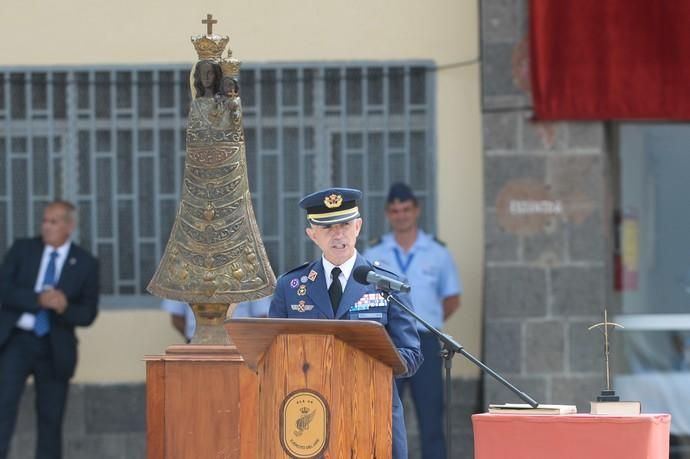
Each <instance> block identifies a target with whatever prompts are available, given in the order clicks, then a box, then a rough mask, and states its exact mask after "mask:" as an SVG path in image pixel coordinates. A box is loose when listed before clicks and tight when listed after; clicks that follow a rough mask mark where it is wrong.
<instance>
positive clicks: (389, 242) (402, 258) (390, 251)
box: [364, 229, 462, 331]
mask: <svg viewBox="0 0 690 459" xmlns="http://www.w3.org/2000/svg"><path fill="white" fill-rule="evenodd" d="M364 257H365V258H366V259H367V260H369V261H370V262H374V261H380V262H382V263H383V264H384V265H387V266H391V267H393V268H394V269H397V270H399V272H400V273H401V274H402V275H403V276H405V277H406V278H407V279H408V281H409V283H410V286H411V287H412V290H411V291H410V297H411V299H412V304H413V305H414V307H415V312H416V313H417V314H419V315H420V316H421V317H422V319H424V320H426V321H427V322H429V323H430V324H431V325H433V326H434V327H435V328H438V329H441V327H443V299H444V298H447V297H449V296H454V295H460V294H462V281H461V280H460V275H459V273H458V270H457V268H456V267H455V262H454V261H453V258H452V257H451V255H450V253H449V252H448V249H446V248H445V247H444V246H443V245H442V244H441V243H439V242H438V241H437V240H436V239H434V238H433V237H431V236H430V235H429V234H427V233H425V232H424V231H422V230H421V229H418V230H417V239H416V240H415V242H414V244H412V247H411V248H410V251H409V252H408V253H405V252H404V251H403V249H402V247H400V245H398V243H397V242H396V241H395V237H394V236H393V234H390V233H388V234H385V235H384V236H383V237H382V238H381V239H380V241H379V242H378V243H377V244H375V245H373V246H371V247H370V248H369V249H368V250H366V251H365V252H364ZM417 328H418V329H419V331H426V328H424V326H422V325H418V327H417Z"/></svg>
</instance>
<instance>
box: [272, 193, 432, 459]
mask: <svg viewBox="0 0 690 459" xmlns="http://www.w3.org/2000/svg"><path fill="white" fill-rule="evenodd" d="M361 196H362V193H361V192H360V191H359V190H353V189H349V188H331V189H327V190H323V191H318V192H316V193H312V194H310V195H308V196H306V197H305V198H303V199H302V200H301V201H300V206H301V207H302V208H303V209H305V210H306V211H307V220H308V222H309V225H310V226H309V227H307V229H306V232H307V236H309V238H310V239H311V240H312V241H313V242H314V243H315V244H316V245H317V246H318V247H319V248H320V249H321V251H322V252H323V256H322V257H321V258H319V259H318V260H315V261H313V262H311V263H307V264H304V265H302V266H299V267H297V268H295V269H293V270H291V271H288V272H287V273H285V274H284V275H283V276H281V277H280V279H278V284H277V285H276V289H275V292H274V294H273V300H272V301H271V306H270V310H269V316H270V317H289V318H298V319H341V320H342V319H346V320H374V321H377V322H380V323H381V324H383V325H384V326H385V327H386V330H387V331H388V334H389V335H390V337H391V339H392V341H393V343H394V344H395V346H396V347H397V349H398V352H399V353H400V356H401V357H402V359H403V361H404V362H405V365H406V367H407V371H406V372H405V374H403V375H400V376H401V377H407V376H412V375H413V374H414V373H415V372H416V371H417V368H419V366H420V365H421V363H422V360H423V357H422V353H421V350H420V345H419V335H418V334H417V327H416V326H415V324H414V319H412V318H411V317H409V315H408V314H407V313H405V312H404V311H403V310H402V309H400V308H398V307H397V306H395V305H388V303H387V302H386V300H385V299H384V297H383V296H382V295H381V294H380V292H378V291H377V290H376V287H375V286H373V285H363V284H360V283H358V282H356V281H355V280H354V279H352V278H351V277H352V276H351V275H352V272H353V271H354V269H355V268H356V267H358V266H362V265H365V266H368V267H371V268H372V269H381V267H380V266H373V265H370V264H369V262H368V261H366V259H364V257H362V256H361V255H360V254H359V253H358V252H357V249H356V248H355V244H356V242H357V236H358V235H359V232H360V230H361V228H362V219H361V218H360V214H359V209H358V206H357V201H359V199H360V198H361ZM385 274H386V275H387V276H395V274H393V273H390V272H386V273H385ZM396 296H397V297H398V298H399V299H400V300H401V301H403V302H405V303H406V304H407V306H408V307H411V306H410V304H409V300H408V298H407V295H396ZM392 389H393V407H392V410H393V418H392V421H393V426H392V427H393V459H407V436H406V432H405V420H404V416H403V407H402V403H401V402H400V397H399V396H398V391H397V387H396V385H395V384H392ZM353 390H357V388H353ZM364 390H369V388H364Z"/></svg>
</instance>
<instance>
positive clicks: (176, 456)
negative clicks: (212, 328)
mask: <svg viewBox="0 0 690 459" xmlns="http://www.w3.org/2000/svg"><path fill="white" fill-rule="evenodd" d="M145 360H146V457H147V458H148V459H196V458H223V459H235V458H240V459H256V458H257V457H259V456H257V455H256V449H257V445H256V438H257V435H256V432H257V408H258V398H257V397H258V386H257V384H258V379H257V376H256V373H255V372H253V371H251V370H249V368H248V367H247V366H246V365H245V363H244V360H243V359H242V356H240V355H239V353H238V352H237V349H236V348H235V347H234V346H202V345H193V344H189V345H176V346H170V347H168V349H167V350H166V353H165V355H156V356H147V357H146V358H145Z"/></svg>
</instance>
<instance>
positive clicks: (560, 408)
mask: <svg viewBox="0 0 690 459" xmlns="http://www.w3.org/2000/svg"><path fill="white" fill-rule="evenodd" d="M489 413H499V414H552V415H553V414H574V413H577V407H576V406H575V405H547V404H541V403H540V404H539V405H537V407H536V408H532V407H531V406H529V405H528V404H526V403H504V404H502V405H497V404H490V405H489Z"/></svg>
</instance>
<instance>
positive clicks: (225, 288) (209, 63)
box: [148, 15, 275, 344]
mask: <svg viewBox="0 0 690 459" xmlns="http://www.w3.org/2000/svg"><path fill="white" fill-rule="evenodd" d="M215 22H217V21H213V19H212V16H211V15H208V17H207V20H204V21H202V23H204V24H208V31H207V34H206V35H200V36H195V37H192V43H193V44H194V47H195V48H196V50H197V53H198V56H199V59H200V60H199V61H198V62H197V63H196V65H195V66H194V68H193V70H192V81H191V84H192V88H191V89H192V96H193V100H192V104H191V107H190V111H189V123H188V127H187V156H186V160H185V170H184V178H183V186H182V194H181V198H180V206H179V208H178V212H177V216H176V218H175V222H174V224H173V228H172V231H171V234H170V238H169V240H168V244H167V246H166V248H165V253H164V254H163V258H162V259H161V262H160V265H159V266H158V270H157V271H156V273H155V274H154V276H153V279H151V282H150V283H149V285H148V290H149V292H151V293H153V294H154V295H157V296H160V297H164V298H169V299H173V300H178V301H184V302H187V303H189V304H191V306H192V309H193V310H194V315H195V318H196V320H197V331H196V334H195V336H194V338H193V339H192V344H227V343H229V340H228V338H227V335H226V333H225V330H224V329H223V327H222V323H223V320H224V319H225V316H226V313H230V314H231V313H232V310H234V306H236V304H237V303H239V302H240V301H248V300H253V299H258V298H262V297H265V296H268V295H270V294H272V293H273V289H274V287H275V276H274V274H273V271H272V269H271V266H270V264H269V262H268V257H267V256H266V251H265V249H264V246H263V243H262V241H261V237H260V233H259V228H258V226H257V223H256V218H255V216H254V210H253V208H252V201H251V196H250V193H249V185H248V182H247V168H246V157H245V144H244V129H243V126H242V108H241V107H242V104H241V101H240V95H239V83H238V81H237V78H238V77H239V69H240V62H239V61H238V60H237V59H234V58H232V53H231V52H230V51H228V58H227V59H223V58H222V57H221V56H222V53H223V50H224V48H225V46H226V44H227V42H228V37H221V36H219V35H215V34H213V33H212V24H214V23H215ZM229 308H230V309H229Z"/></svg>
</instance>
